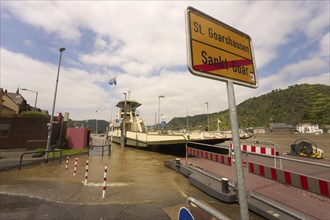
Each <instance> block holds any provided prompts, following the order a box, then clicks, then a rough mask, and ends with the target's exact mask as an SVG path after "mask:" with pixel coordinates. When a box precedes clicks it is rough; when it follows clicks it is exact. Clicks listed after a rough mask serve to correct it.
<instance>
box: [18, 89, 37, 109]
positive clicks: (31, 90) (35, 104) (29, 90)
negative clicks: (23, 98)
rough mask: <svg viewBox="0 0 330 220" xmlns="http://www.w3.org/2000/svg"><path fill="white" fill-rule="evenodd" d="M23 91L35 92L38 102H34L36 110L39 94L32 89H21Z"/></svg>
mask: <svg viewBox="0 0 330 220" xmlns="http://www.w3.org/2000/svg"><path fill="white" fill-rule="evenodd" d="M21 90H25V91H29V92H33V93H35V94H36V100H35V102H34V108H37V100H38V92H36V91H33V90H30V89H21Z"/></svg>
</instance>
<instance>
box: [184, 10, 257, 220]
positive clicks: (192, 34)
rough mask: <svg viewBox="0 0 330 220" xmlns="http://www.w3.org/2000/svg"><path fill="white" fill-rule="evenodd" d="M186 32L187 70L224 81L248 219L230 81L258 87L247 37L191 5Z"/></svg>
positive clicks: (245, 212)
mask: <svg viewBox="0 0 330 220" xmlns="http://www.w3.org/2000/svg"><path fill="white" fill-rule="evenodd" d="M186 32H187V48H188V69H189V71H190V72H191V73H192V74H194V75H196V76H200V77H206V78H210V79H215V80H220V81H224V82H226V83H227V95H228V103H229V113H230V122H231V129H232V139H233V148H234V153H235V155H234V158H235V166H236V175H237V185H238V196H239V205H240V213H241V218H242V219H249V210H248V204H247V199H246V189H245V180H244V169H243V163H242V153H241V148H240V137H239V128H238V121H237V111H236V102H235V93H234V85H233V84H234V83H235V84H238V85H242V86H247V87H251V88H257V87H258V79H257V75H256V67H255V61H254V55H253V47H252V41H251V38H250V36H248V35H247V34H244V33H242V32H240V31H239V30H236V29H235V28H233V27H230V26H228V25H226V24H224V23H222V22H221V21H218V20H216V19H214V18H212V17H210V16H208V15H206V14H204V13H203V12H201V11H198V10H196V9H194V8H192V7H188V9H187V12H186Z"/></svg>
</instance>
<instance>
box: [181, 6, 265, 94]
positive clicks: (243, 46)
mask: <svg viewBox="0 0 330 220" xmlns="http://www.w3.org/2000/svg"><path fill="white" fill-rule="evenodd" d="M186 16H187V22H186V23H187V47H188V68H189V71H190V72H192V73H193V74H195V75H198V76H202V77H208V78H212V79H217V80H222V81H228V80H232V81H233V82H234V83H236V84H240V85H244V86H248V87H253V88H256V87H258V80H257V75H256V68H255V61H254V56H253V47H252V41H251V38H250V36H248V35H247V34H244V33H242V32H240V31H238V30H236V29H235V28H233V27H230V26H228V25H226V24H224V23H222V22H220V21H218V20H216V19H214V18H212V17H210V16H208V15H206V14H204V13H203V12H200V11H198V10H196V9H194V8H192V7H188V9H187V13H186Z"/></svg>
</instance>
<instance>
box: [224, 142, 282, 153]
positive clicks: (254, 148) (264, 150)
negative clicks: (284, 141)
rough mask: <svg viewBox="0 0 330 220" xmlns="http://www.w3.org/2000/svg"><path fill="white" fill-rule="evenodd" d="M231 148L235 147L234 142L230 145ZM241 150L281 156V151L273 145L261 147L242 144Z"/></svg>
mask: <svg viewBox="0 0 330 220" xmlns="http://www.w3.org/2000/svg"><path fill="white" fill-rule="evenodd" d="M229 148H230V149H233V144H230V145H229ZM241 151H242V152H250V153H256V154H264V155H269V156H279V155H280V152H278V150H277V149H275V148H272V147H259V146H254V145H246V144H242V145H241Z"/></svg>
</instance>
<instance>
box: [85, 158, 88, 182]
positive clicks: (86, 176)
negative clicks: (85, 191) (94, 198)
mask: <svg viewBox="0 0 330 220" xmlns="http://www.w3.org/2000/svg"><path fill="white" fill-rule="evenodd" d="M87 179H88V160H86V171H85V185H87Z"/></svg>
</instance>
